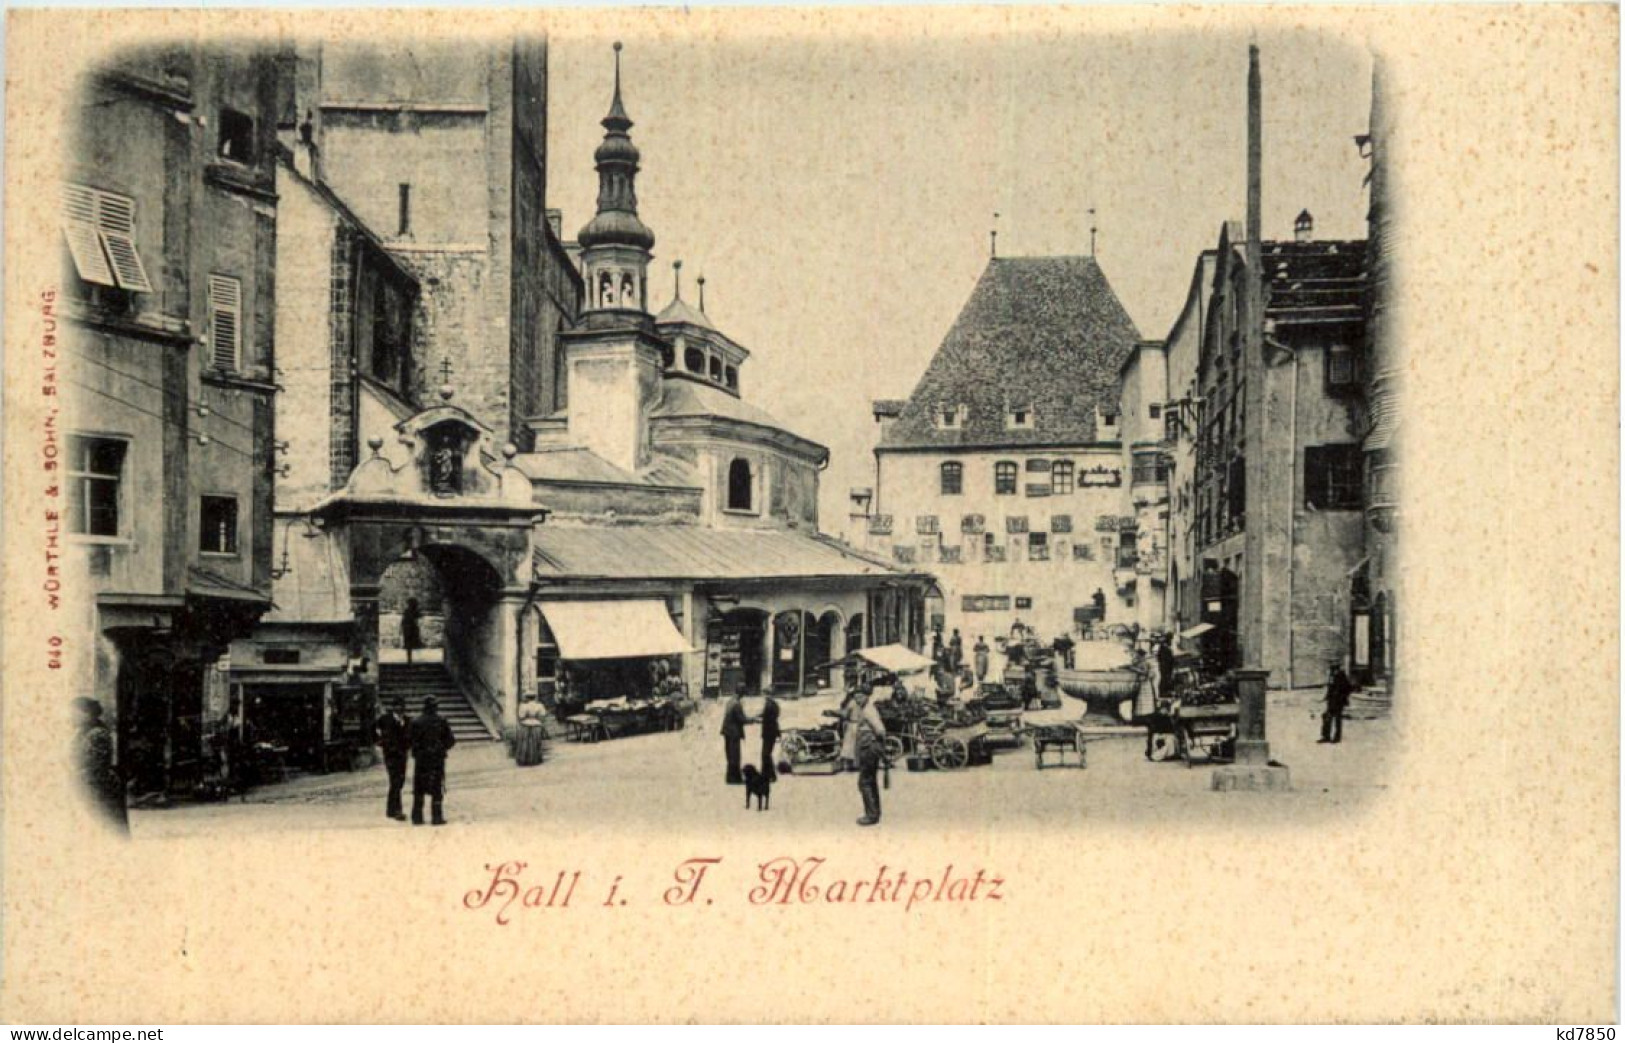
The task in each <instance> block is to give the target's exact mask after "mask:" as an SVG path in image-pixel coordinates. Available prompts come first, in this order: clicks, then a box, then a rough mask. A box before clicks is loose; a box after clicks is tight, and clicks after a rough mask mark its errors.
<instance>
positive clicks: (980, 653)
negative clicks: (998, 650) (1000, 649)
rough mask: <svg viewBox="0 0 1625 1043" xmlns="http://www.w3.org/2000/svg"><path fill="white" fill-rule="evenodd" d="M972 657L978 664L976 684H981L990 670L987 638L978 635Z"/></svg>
mask: <svg viewBox="0 0 1625 1043" xmlns="http://www.w3.org/2000/svg"><path fill="white" fill-rule="evenodd" d="M971 656H972V658H973V659H974V660H975V662H976V683H977V684H981V683H982V681H983V680H985V679H986V678H987V668H988V649H987V638H986V637H985V636H983V635H981V634H978V635H976V647H975V648H973V649H972V650H971Z"/></svg>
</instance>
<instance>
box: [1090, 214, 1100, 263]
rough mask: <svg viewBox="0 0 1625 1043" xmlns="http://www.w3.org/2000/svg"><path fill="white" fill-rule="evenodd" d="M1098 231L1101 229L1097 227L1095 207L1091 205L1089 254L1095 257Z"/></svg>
mask: <svg viewBox="0 0 1625 1043" xmlns="http://www.w3.org/2000/svg"><path fill="white" fill-rule="evenodd" d="M1097 231H1099V229H1098V228H1096V227H1095V208H1094V207H1090V208H1089V256H1090V257H1093V256H1094V255H1095V233H1096V232H1097Z"/></svg>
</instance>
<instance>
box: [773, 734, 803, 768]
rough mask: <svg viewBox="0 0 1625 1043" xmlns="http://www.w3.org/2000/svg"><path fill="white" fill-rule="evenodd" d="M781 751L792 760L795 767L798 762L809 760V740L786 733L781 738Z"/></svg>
mask: <svg viewBox="0 0 1625 1043" xmlns="http://www.w3.org/2000/svg"><path fill="white" fill-rule="evenodd" d="M779 752H780V753H782V754H784V759H785V760H787V761H789V762H790V767H791V768H792V769H793V768H794V767H795V766H796V765H797V764H805V763H807V760H808V753H807V740H806V739H803V738H802V737H801V736H799V735H785V736H781V737H780V738H779Z"/></svg>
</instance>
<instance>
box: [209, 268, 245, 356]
mask: <svg viewBox="0 0 1625 1043" xmlns="http://www.w3.org/2000/svg"><path fill="white" fill-rule="evenodd" d="M242 307H243V287H242V283H240V282H238V281H237V280H236V279H232V278H230V277H228V276H224V275H211V276H209V351H210V355H211V359H212V361H213V364H214V367H215V368H216V369H223V370H235V369H237V368H238V364H239V359H240V358H241V353H242V323H241V317H242Z"/></svg>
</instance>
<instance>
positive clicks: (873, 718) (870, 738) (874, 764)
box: [846, 685, 886, 826]
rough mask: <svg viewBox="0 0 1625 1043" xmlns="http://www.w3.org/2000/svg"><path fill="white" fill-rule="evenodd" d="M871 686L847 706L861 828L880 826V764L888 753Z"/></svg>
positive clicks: (848, 729) (882, 725)
mask: <svg viewBox="0 0 1625 1043" xmlns="http://www.w3.org/2000/svg"><path fill="white" fill-rule="evenodd" d="M872 695H873V692H872V690H871V689H870V688H869V686H868V685H861V686H859V688H858V690H857V692H856V693H854V695H853V698H852V700H851V701H850V702H848V703H847V705H846V733H847V735H848V736H850V737H851V738H852V742H853V750H854V753H855V755H856V757H857V762H858V794H859V795H860V796H862V797H863V817H862V818H860V819H858V825H860V826H874V825H878V824H879V823H880V783H879V774H880V762H881V759H882V758H883V757H884V756H885V754H886V747H885V736H886V724H885V722H884V721H882V720H881V719H880V711H879V710H876V709H875V706H874V702H873V700H872V699H871V696H872Z"/></svg>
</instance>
